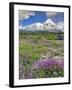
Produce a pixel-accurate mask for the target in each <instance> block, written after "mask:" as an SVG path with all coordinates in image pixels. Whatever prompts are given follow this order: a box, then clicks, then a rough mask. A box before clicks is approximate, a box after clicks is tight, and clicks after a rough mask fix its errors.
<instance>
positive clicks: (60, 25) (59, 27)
mask: <svg viewBox="0 0 72 90" xmlns="http://www.w3.org/2000/svg"><path fill="white" fill-rule="evenodd" d="M58 29H59V30H62V31H64V22H59V23H58Z"/></svg>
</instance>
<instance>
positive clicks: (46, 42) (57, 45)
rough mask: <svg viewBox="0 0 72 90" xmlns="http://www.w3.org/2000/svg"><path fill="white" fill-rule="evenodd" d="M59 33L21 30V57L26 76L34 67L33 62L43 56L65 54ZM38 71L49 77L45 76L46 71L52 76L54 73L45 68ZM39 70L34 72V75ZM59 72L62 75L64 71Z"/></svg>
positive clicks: (41, 74)
mask: <svg viewBox="0 0 72 90" xmlns="http://www.w3.org/2000/svg"><path fill="white" fill-rule="evenodd" d="M62 34H63V33H62ZM57 35H58V33H47V32H44V33H40V32H39V33H38V32H36V33H24V32H19V57H20V63H23V67H24V69H25V76H26V78H27V75H28V72H29V71H30V69H31V67H32V66H31V65H32V63H33V62H35V61H37V60H40V59H41V58H42V57H43V56H47V57H51V58H53V57H56V56H59V57H63V56H64V49H63V48H64V43H63V40H57ZM37 72H38V74H39V75H38V76H39V77H40V78H41V77H47V76H44V75H45V74H46V73H47V74H48V75H49V77H51V74H52V73H51V72H47V71H43V70H40V71H37ZM37 72H33V74H34V76H35V73H37ZM47 74H46V75H47ZM59 74H60V76H61V75H62V74H63V72H59ZM36 77H37V76H36Z"/></svg>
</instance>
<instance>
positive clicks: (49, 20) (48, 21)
mask: <svg viewBox="0 0 72 90" xmlns="http://www.w3.org/2000/svg"><path fill="white" fill-rule="evenodd" d="M45 23H47V24H52V25H55V23H54V22H53V21H52V20H51V19H47V20H46V21H45Z"/></svg>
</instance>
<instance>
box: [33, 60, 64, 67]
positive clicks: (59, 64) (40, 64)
mask: <svg viewBox="0 0 72 90" xmlns="http://www.w3.org/2000/svg"><path fill="white" fill-rule="evenodd" d="M33 66H34V68H45V69H48V68H51V67H52V66H56V67H59V68H64V60H57V59H43V60H39V61H36V62H34V64H33Z"/></svg>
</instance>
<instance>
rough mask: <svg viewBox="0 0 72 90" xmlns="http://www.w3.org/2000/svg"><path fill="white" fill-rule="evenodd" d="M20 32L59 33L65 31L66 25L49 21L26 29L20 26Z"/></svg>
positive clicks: (34, 24) (28, 26)
mask: <svg viewBox="0 0 72 90" xmlns="http://www.w3.org/2000/svg"><path fill="white" fill-rule="evenodd" d="M20 30H25V31H36V30H38V31H49V32H59V31H62V32H63V30H64V23H63V22H59V23H55V22H54V21H53V20H51V19H47V20H46V21H45V22H44V23H40V22H37V23H33V24H30V25H27V26H24V27H21V26H20Z"/></svg>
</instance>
